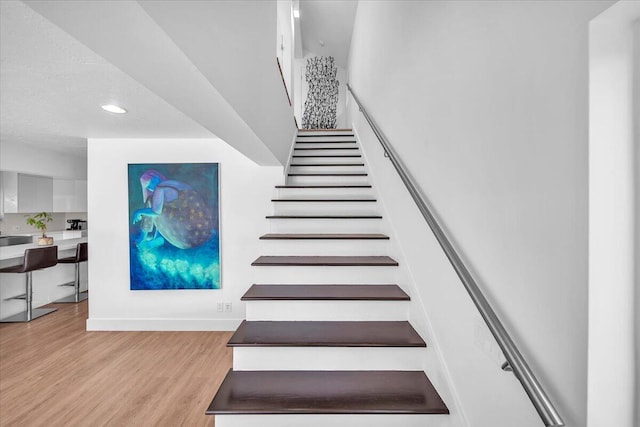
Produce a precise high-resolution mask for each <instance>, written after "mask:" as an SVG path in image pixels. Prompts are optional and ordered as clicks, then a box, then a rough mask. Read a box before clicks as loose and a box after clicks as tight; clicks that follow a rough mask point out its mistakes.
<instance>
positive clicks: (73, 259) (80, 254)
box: [54, 242, 89, 303]
mask: <svg viewBox="0 0 640 427" xmlns="http://www.w3.org/2000/svg"><path fill="white" fill-rule="evenodd" d="M88 259H89V249H88V245H87V242H84V243H78V245H77V246H76V254H75V256H70V257H66V258H60V259H59V260H58V263H60V264H75V265H76V279H75V280H74V281H73V282H69V283H65V284H64V285H61V286H73V287H75V292H74V293H73V295H69V296H68V297H64V298H60V299H59V300H57V301H54V302H55V303H59V302H80V301H84V300H86V299H87V298H89V296H88V294H87V293H86V292H83V293H80V263H81V262H84V261H87V260H88Z"/></svg>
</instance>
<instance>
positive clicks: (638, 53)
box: [633, 20, 640, 425]
mask: <svg viewBox="0 0 640 427" xmlns="http://www.w3.org/2000/svg"><path fill="white" fill-rule="evenodd" d="M633 28H634V29H633V33H634V39H633V45H634V54H633V56H634V65H633V67H634V70H636V72H635V73H634V84H633V86H634V88H635V90H634V95H633V97H634V108H633V109H634V111H635V112H636V113H635V114H634V117H635V147H636V148H635V151H636V156H635V159H636V164H635V173H636V187H635V188H636V192H635V198H636V205H635V209H636V215H635V217H636V224H635V227H636V243H635V248H634V250H635V255H636V258H635V264H636V271H635V275H636V286H635V289H636V290H635V293H636V295H635V308H634V312H635V332H636V333H635V339H636V345H635V358H636V365H635V369H636V388H635V393H636V400H637V399H638V398H639V396H640V380H638V379H637V376H638V375H637V374H638V373H639V372H640V215H638V212H640V114H638V111H640V72H638V71H637V70H640V20H636V21H635V23H634V25H633ZM635 412H636V413H635V423H636V425H638V424H640V405H636V411H635Z"/></svg>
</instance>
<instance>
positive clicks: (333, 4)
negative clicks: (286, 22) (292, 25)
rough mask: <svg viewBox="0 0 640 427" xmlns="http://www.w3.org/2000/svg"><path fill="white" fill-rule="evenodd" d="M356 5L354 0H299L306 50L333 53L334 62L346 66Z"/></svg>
mask: <svg viewBox="0 0 640 427" xmlns="http://www.w3.org/2000/svg"><path fill="white" fill-rule="evenodd" d="M357 8H358V2H357V1H356V0H300V28H301V33H302V48H303V50H304V51H305V53H313V54H316V55H322V56H333V57H334V58H335V60H336V64H337V65H339V66H341V67H343V68H346V67H347V62H348V59H349V48H350V46H351V34H352V33H353V23H354V20H355V16H356V10H357ZM321 42H322V43H323V44H324V46H322V45H321Z"/></svg>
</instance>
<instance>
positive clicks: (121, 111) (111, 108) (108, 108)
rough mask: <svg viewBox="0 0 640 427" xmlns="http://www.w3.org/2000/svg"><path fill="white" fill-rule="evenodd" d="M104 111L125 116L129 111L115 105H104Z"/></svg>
mask: <svg viewBox="0 0 640 427" xmlns="http://www.w3.org/2000/svg"><path fill="white" fill-rule="evenodd" d="M102 109H103V110H104V111H108V112H110V113H115V114H124V113H126V112H127V110H125V109H124V108H122V107H118V106H117V105H113V104H107V105H103V106H102Z"/></svg>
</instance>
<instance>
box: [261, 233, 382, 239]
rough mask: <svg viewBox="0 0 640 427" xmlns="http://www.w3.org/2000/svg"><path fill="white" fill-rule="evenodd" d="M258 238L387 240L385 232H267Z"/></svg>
mask: <svg viewBox="0 0 640 427" xmlns="http://www.w3.org/2000/svg"><path fill="white" fill-rule="evenodd" d="M260 240H389V236H387V235H385V234H370V233H367V234H364V233H362V234H356V233H352V234H347V233H340V234H338V233H335V234H332V233H296V234H276V233H269V234H265V235H262V236H260Z"/></svg>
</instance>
